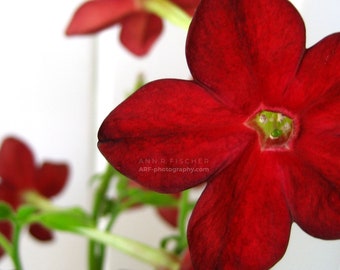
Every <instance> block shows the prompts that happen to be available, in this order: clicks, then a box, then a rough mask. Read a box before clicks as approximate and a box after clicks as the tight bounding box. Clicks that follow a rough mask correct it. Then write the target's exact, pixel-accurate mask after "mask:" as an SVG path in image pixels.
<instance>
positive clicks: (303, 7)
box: [0, 0, 340, 270]
mask: <svg viewBox="0 0 340 270" xmlns="http://www.w3.org/2000/svg"><path fill="white" fill-rule="evenodd" d="M294 3H295V4H296V6H297V7H298V8H299V9H300V11H301V13H302V15H303V17H304V19H305V22H306V25H307V38H308V46H310V45H312V44H313V43H315V42H316V41H318V40H319V39H321V38H322V37H324V36H325V35H327V34H330V33H333V32H336V31H340V16H339V13H340V2H339V1H338V0H300V1H299V0H296V1H294ZM79 4H80V1H77V0H58V1H56V0H30V1H27V0H17V1H1V2H0V127H1V128H0V139H1V140H2V139H3V138H4V137H5V136H7V135H9V134H13V135H16V136H19V137H20V138H22V139H23V140H25V141H26V142H27V143H28V144H29V145H31V147H32V148H33V149H34V152H35V154H36V159H37V162H41V161H42V160H45V159H54V160H57V161H62V160H65V161H67V162H69V163H70V164H71V175H70V181H69V183H68V185H67V187H66V189H65V191H64V193H63V194H62V195H61V196H59V197H58V198H56V200H55V203H56V204H58V205H61V206H74V205H80V206H82V207H85V208H88V207H89V205H90V198H91V189H90V188H89V185H88V181H89V178H90V176H91V175H92V174H93V173H94V172H96V171H98V170H99V169H102V168H103V164H104V160H103V158H102V157H101V156H100V155H99V154H98V152H97V150H96V132H97V129H98V126H99V124H100V123H101V121H102V120H103V118H104V117H105V116H106V115H107V114H108V113H109V112H110V111H111V110H112V109H113V108H114V106H115V105H117V104H118V103H119V102H120V101H122V100H123V99H124V97H125V96H126V95H127V93H129V92H130V90H131V89H132V87H133V85H134V82H135V80H136V76H137V74H139V73H140V72H144V73H145V77H146V80H147V81H150V80H153V79H158V78H165V77H176V78H183V79H187V78H189V76H190V74H189V72H188V70H187V67H186V62H185V57H184V44H185V31H183V30H181V29H177V28H175V27H173V26H172V25H169V24H167V25H166V31H165V32H164V34H163V35H162V38H161V39H160V40H159V42H158V43H157V45H156V46H155V47H154V49H153V51H152V53H151V54H149V55H148V56H147V57H145V58H141V59H137V58H135V57H134V56H132V55H131V54H129V53H127V52H126V50H125V49H124V48H122V47H121V45H120V43H119V42H118V41H117V35H118V28H117V27H115V28H113V29H110V30H108V31H105V32H104V33H102V34H100V35H98V36H97V37H96V38H90V37H81V38H66V37H65V36H64V30H65V27H66V25H67V23H68V21H69V18H70V16H71V14H72V13H73V11H74V9H75V8H76V7H77V6H78V5H79ZM114 232H115V233H118V234H122V235H125V236H129V237H131V238H134V239H137V240H140V241H143V242H148V243H150V244H151V245H154V246H157V244H158V240H159V238H160V237H161V236H164V235H166V234H168V233H171V230H170V229H169V228H168V227H166V226H165V225H164V224H162V223H161V221H159V220H158V219H157V218H156V217H155V215H154V212H153V211H152V210H150V209H145V210H143V211H132V212H131V213H129V214H126V215H124V216H122V217H121V218H120V219H119V220H118V223H117V224H116V226H115V228H114ZM21 252H22V258H23V263H24V266H25V269H28V270H46V269H49V270H60V269H64V270H74V269H86V241H84V240H83V239H81V238H79V237H77V236H73V235H69V234H63V233H58V234H57V237H56V240H55V241H54V242H52V243H48V244H41V243H39V242H36V241H35V240H33V239H32V238H31V237H30V236H28V235H27V234H26V233H25V234H24V237H23V240H22V248H21ZM0 269H1V270H10V269H12V265H11V263H10V261H9V260H8V259H2V260H1V262H0ZM107 269H113V270H123V269H124V270H127V269H131V270H148V269H151V268H150V267H148V266H146V265H144V264H142V263H139V262H136V261H135V260H133V259H131V258H129V257H127V256H124V255H122V254H120V253H118V252H116V251H110V256H109V259H108V261H107ZM274 269H276V270H284V269H289V270H292V269H295V270H301V269H306V270H307V269H308V270H319V269H327V270H339V269H340V241H321V240H318V239H314V238H312V237H310V236H308V235H306V234H304V233H303V232H302V231H301V230H300V229H299V228H298V227H297V226H293V231H292V237H291V241H290V244H289V248H288V251H287V253H286V255H285V257H284V258H283V260H282V261H281V262H279V263H278V265H277V266H275V268H274Z"/></svg>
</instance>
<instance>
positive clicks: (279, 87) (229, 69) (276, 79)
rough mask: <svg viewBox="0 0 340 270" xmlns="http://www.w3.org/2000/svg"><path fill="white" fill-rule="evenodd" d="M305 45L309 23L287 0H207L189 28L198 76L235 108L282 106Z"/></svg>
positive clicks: (191, 59) (193, 67)
mask: <svg viewBox="0 0 340 270" xmlns="http://www.w3.org/2000/svg"><path fill="white" fill-rule="evenodd" d="M304 46H305V28H304V23H303V21H302V19H301V17H300V16H299V14H298V13H297V11H296V10H295V8H294V7H293V6H292V5H291V4H290V3H289V2H288V1H286V0H278V1H275V3H273V2H272V1H271V0H257V1H253V0H229V1H216V0H207V1H202V2H201V4H200V5H199V7H198V8H197V11H196V14H195V16H194V18H193V21H192V24H191V27H190V29H189V33H188V41H187V60H188V65H189V67H190V70H191V72H192V75H193V78H195V79H197V80H199V81H200V82H202V83H203V84H204V85H206V86H207V87H208V88H209V89H212V90H213V91H215V92H216V93H217V94H218V95H219V96H220V97H221V98H222V99H223V100H224V102H225V103H226V104H227V106H228V107H229V108H231V109H234V110H236V111H238V112H241V113H247V114H250V113H252V112H253V111H254V110H255V109H256V108H257V107H258V106H259V103H260V101H264V103H265V105H267V106H273V107H275V106H279V105H280V104H281V103H282V102H283V101H282V100H281V99H280V97H281V95H282V92H283V91H284V90H285V89H286V87H287V84H288V83H289V82H290V81H291V80H292V78H293V76H294V75H295V73H296V69H297V67H298V64H299V61H300V59H301V56H302V54H303V52H304Z"/></svg>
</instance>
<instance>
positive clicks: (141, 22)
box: [120, 12, 163, 56]
mask: <svg viewBox="0 0 340 270" xmlns="http://www.w3.org/2000/svg"><path fill="white" fill-rule="evenodd" d="M162 30H163V23H162V20H161V19H160V18H158V17H157V16H155V15H152V14H149V13H146V12H138V13H134V14H132V15H131V16H128V17H126V18H124V19H123V20H122V30H121V33H120V40H121V42H122V44H123V45H124V46H125V47H126V48H127V49H129V50H130V51H131V52H132V53H134V54H135V55H138V56H142V55H144V54H146V53H147V52H148V51H149V50H150V48H151V46H152V45H153V44H154V43H155V41H156V40H157V38H158V37H159V36H160V34H161V32H162Z"/></svg>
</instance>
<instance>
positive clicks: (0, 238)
mask: <svg viewBox="0 0 340 270" xmlns="http://www.w3.org/2000/svg"><path fill="white" fill-rule="evenodd" d="M0 246H1V247H2V249H3V250H4V251H5V253H6V254H8V256H10V257H11V259H12V260H13V263H14V259H13V247H12V245H11V243H10V242H9V241H8V239H7V238H6V237H5V236H4V235H3V234H2V233H0Z"/></svg>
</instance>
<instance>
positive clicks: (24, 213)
mask: <svg viewBox="0 0 340 270" xmlns="http://www.w3.org/2000/svg"><path fill="white" fill-rule="evenodd" d="M36 212H37V208H36V207H35V206H32V205H22V206H21V207H20V208H19V209H18V210H17V213H16V215H15V218H16V220H17V222H19V223H20V224H22V225H23V224H25V223H28V222H29V221H30V218H31V216H32V215H33V214H35V213H36Z"/></svg>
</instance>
